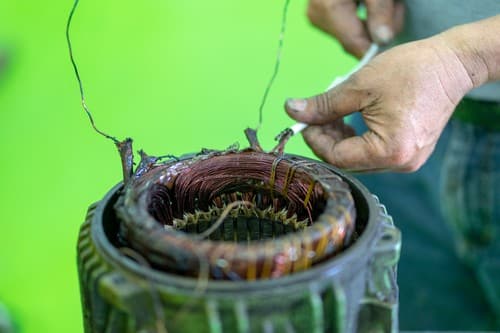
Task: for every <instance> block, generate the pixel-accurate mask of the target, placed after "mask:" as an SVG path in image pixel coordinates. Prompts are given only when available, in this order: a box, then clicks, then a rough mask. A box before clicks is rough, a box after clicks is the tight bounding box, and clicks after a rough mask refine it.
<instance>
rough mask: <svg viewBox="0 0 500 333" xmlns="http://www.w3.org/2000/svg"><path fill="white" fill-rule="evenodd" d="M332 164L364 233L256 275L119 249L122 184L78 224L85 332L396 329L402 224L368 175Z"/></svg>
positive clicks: (265, 332)
mask: <svg viewBox="0 0 500 333" xmlns="http://www.w3.org/2000/svg"><path fill="white" fill-rule="evenodd" d="M328 167H329V166H328ZM329 168H331V167H329ZM331 170H332V172H334V173H336V174H337V175H339V176H340V177H341V178H342V179H343V180H344V181H345V182H346V183H347V184H348V185H349V187H350V190H351V193H352V197H353V199H354V202H355V205H356V211H357V213H356V215H357V217H356V230H357V232H358V234H359V237H358V238H357V239H356V240H355V241H354V242H353V243H352V244H351V245H350V246H349V247H347V248H346V249H345V250H343V251H342V252H341V253H339V254H337V255H335V256H334V257H332V258H330V259H327V260H324V261H323V262H320V263H318V264H316V265H313V266H312V267H310V268H308V269H307V270H304V271H300V272H296V273H293V274H290V275H286V276H283V277H278V278H275V279H257V280H255V281H247V280H242V281H225V280H222V281H218V280H210V279H201V278H195V277H185V276H181V275H178V274H173V273H168V272H163V271H160V270H157V269H154V268H151V267H150V266H148V265H144V264H143V263H140V262H137V261H134V260H131V259H130V258H129V257H127V256H126V255H125V254H124V253H123V251H120V246H121V245H120V239H119V238H120V223H121V221H120V219H119V218H118V216H117V214H116V211H115V209H114V205H115V204H116V201H117V199H118V197H119V195H120V191H121V190H122V188H123V186H122V185H117V186H116V187H115V188H113V189H112V190H110V192H109V193H108V194H107V195H106V196H105V197H104V198H103V199H102V200H101V201H100V202H98V203H96V204H94V205H92V206H91V207H90V208H89V210H88V214H87V218H86V221H85V223H84V224H83V225H82V227H81V230H80V235H79V240H78V272H79V278H80V289H81V297H82V306H83V315H84V326H85V332H86V333H97V332H107V333H111V332H143V333H146V332H169V333H175V332H196V333H203V332H207V333H208V332H209V333H222V332H224V333H225V332H231V333H233V332H239V333H244V332H245V333H248V332H263V333H268V332H273V333H278V332H287V333H291V332H297V333H298V332H317V333H320V332H397V331H398V321H397V314H398V288H397V283H396V265H397V262H398V259H399V251H400V245H401V239H400V233H399V230H398V229H397V228H395V227H394V224H393V222H392V219H391V217H390V216H388V215H387V212H386V211H385V208H384V206H383V205H381V204H380V203H379V202H378V199H377V198H376V197H375V196H373V195H372V194H370V193H369V192H368V190H367V189H366V188H365V187H364V186H363V185H362V184H360V183H359V182H358V181H357V180H355V179H353V178H352V177H350V176H348V175H346V174H344V173H341V172H339V171H338V170H336V169H334V168H331Z"/></svg>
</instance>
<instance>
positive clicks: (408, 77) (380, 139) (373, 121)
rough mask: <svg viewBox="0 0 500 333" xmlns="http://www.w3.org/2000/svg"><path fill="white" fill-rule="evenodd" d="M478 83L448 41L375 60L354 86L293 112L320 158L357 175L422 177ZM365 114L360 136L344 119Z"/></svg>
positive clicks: (296, 105)
mask: <svg viewBox="0 0 500 333" xmlns="http://www.w3.org/2000/svg"><path fill="white" fill-rule="evenodd" d="M473 86H474V82H472V78H471V77H470V76H469V73H468V71H467V70H466V68H465V67H464V64H463V63H462V62H461V60H460V59H459V57H457V54H456V53H455V52H454V51H453V50H452V49H451V48H450V47H449V45H448V44H447V42H446V40H445V39H444V38H442V37H440V36H436V37H434V38H430V39H427V40H422V41H418V42H414V43H408V44H404V45H401V46H398V47H395V48H393V49H391V50H389V51H386V52H384V53H382V54H380V55H378V56H377V57H375V58H374V59H373V60H372V61H371V62H370V63H368V64H367V65H366V66H365V67H363V68H361V69H360V70H359V71H358V72H357V73H355V74H353V75H352V76H351V77H350V78H349V79H348V80H346V81H345V82H343V83H342V84H340V85H339V86H337V87H335V88H333V89H331V90H329V91H328V92H326V93H324V94H321V95H318V96H314V97H311V98H308V99H295V100H288V101H287V103H286V110H287V113H288V114H289V115H290V116H291V117H292V118H294V119H296V120H297V121H300V122H303V123H307V124H310V125H315V126H309V127H308V128H307V129H306V130H304V132H303V135H304V138H305V140H306V142H307V143H308V145H309V146H310V147H311V148H312V150H313V151H314V152H315V153H316V155H317V156H318V157H320V158H321V159H323V160H325V161H327V162H329V163H331V164H333V165H336V166H338V167H340V168H344V169H349V170H352V171H384V170H393V171H402V172H410V171H414V170H417V169H418V168H419V167H420V166H421V165H422V164H423V163H424V162H425V161H426V160H427V158H428V157H429V155H430V154H431V153H432V151H433V149H434V147H435V145H436V142H437V140H438V138H439V136H440V134H441V132H442V130H443V128H444V126H445V125H446V122H447V121H448V119H449V117H450V116H451V114H452V112H453V110H454V109H455V106H456V105H457V104H458V102H459V101H460V99H461V98H462V97H463V96H464V95H465V93H466V92H467V91H469V90H470V89H472V88H473ZM356 111H359V112H361V115H362V117H363V119H364V121H365V123H366V125H367V127H368V131H367V132H365V133H363V134H362V135H361V136H354V135H353V134H354V133H353V131H352V129H350V128H349V127H347V125H344V123H343V120H342V118H343V117H344V116H346V115H348V114H351V113H353V112H356Z"/></svg>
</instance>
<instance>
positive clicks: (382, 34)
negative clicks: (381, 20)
mask: <svg viewBox="0 0 500 333" xmlns="http://www.w3.org/2000/svg"><path fill="white" fill-rule="evenodd" d="M375 38H376V39H377V42H379V43H382V44H386V43H389V42H390V41H391V39H392V30H391V29H389V27H388V26H386V25H381V26H379V27H377V28H376V29H375Z"/></svg>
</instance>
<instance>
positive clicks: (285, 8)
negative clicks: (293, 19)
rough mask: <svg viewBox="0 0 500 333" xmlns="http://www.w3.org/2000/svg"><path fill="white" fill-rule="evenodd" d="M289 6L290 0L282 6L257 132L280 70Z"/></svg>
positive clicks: (286, 0)
mask: <svg viewBox="0 0 500 333" xmlns="http://www.w3.org/2000/svg"><path fill="white" fill-rule="evenodd" d="M289 4H290V0H285V5H284V6H283V15H282V18H281V32H280V38H279V41H278V51H277V54H276V62H275V64H274V71H273V74H272V76H271V79H270V80H269V83H268V84H267V86H266V89H265V90H264V95H263V96H262V101H261V103H260V107H259V123H258V125H257V129H256V130H259V129H260V127H261V126H262V120H263V113H264V106H265V105H266V101H267V97H268V95H269V92H270V91H271V87H272V85H273V83H274V80H275V79H276V76H277V75H278V72H279V69H280V64H281V52H282V50H283V42H284V40H285V30H286V19H287V16H288V5H289Z"/></svg>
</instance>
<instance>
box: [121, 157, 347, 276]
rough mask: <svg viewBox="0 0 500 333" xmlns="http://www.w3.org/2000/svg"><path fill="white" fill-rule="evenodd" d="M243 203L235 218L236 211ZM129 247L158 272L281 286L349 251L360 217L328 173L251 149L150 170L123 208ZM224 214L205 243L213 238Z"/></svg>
mask: <svg viewBox="0 0 500 333" xmlns="http://www.w3.org/2000/svg"><path fill="white" fill-rule="evenodd" d="M237 201H244V202H248V203H251V204H249V205H239V206H237V207H235V208H233V209H228V206H229V205H231V203H234V202H237ZM116 208H117V212H118V215H119V217H120V218H121V219H122V220H123V223H122V227H121V237H122V238H123V239H124V241H125V243H126V246H128V247H130V248H132V249H134V250H135V251H137V252H139V253H140V254H141V255H142V256H144V257H145V258H146V259H147V260H148V262H150V264H151V265H152V266H154V267H155V268H156V269H160V270H164V271H166V272H171V273H176V274H182V275H189V276H199V275H200V274H202V273H203V272H202V270H203V267H207V269H208V273H209V276H210V277H211V278H212V279H229V280H239V279H243V280H256V279H267V278H277V277H281V276H284V275H287V274H291V273H293V272H297V271H301V270H305V269H307V268H308V267H310V266H311V265H314V264H316V263H318V262H321V261H323V260H325V259H327V258H330V257H332V256H333V255H335V254H336V253H338V252H339V251H341V250H342V249H344V248H345V247H346V246H348V245H349V243H350V241H351V239H352V237H351V236H352V234H353V231H354V224H355V217H356V213H355V207H354V201H353V198H352V196H351V193H350V189H349V186H348V185H347V184H346V183H345V182H344V181H342V179H341V178H340V177H338V176H337V175H335V174H334V173H333V172H332V171H331V170H329V169H328V168H326V167H325V166H323V165H321V164H320V163H315V162H313V161H311V160H306V159H302V158H298V157H293V156H287V155H281V154H271V153H264V152H259V151H255V150H254V149H247V150H244V151H234V150H232V151H226V152H205V153H200V154H198V155H196V156H192V157H189V158H185V159H182V160H170V161H167V162H163V163H157V162H154V163H150V165H149V166H148V168H147V170H146V171H144V170H143V172H141V175H140V176H135V177H132V179H131V181H130V182H129V183H128V184H127V186H126V187H125V189H124V193H123V194H122V196H121V198H120V200H119V201H118V203H117V207H116ZM225 209H226V210H227V212H226V213H228V217H227V218H226V219H225V220H224V221H223V223H222V224H221V226H220V228H218V229H217V230H216V231H214V232H213V233H211V234H210V235H209V236H208V239H200V238H199V237H198V235H199V234H200V233H203V232H204V231H206V230H207V229H208V228H209V227H210V226H211V225H213V223H214V222H215V221H216V220H217V219H218V218H219V216H220V214H221V213H222V212H223V211H224V210H225Z"/></svg>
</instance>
